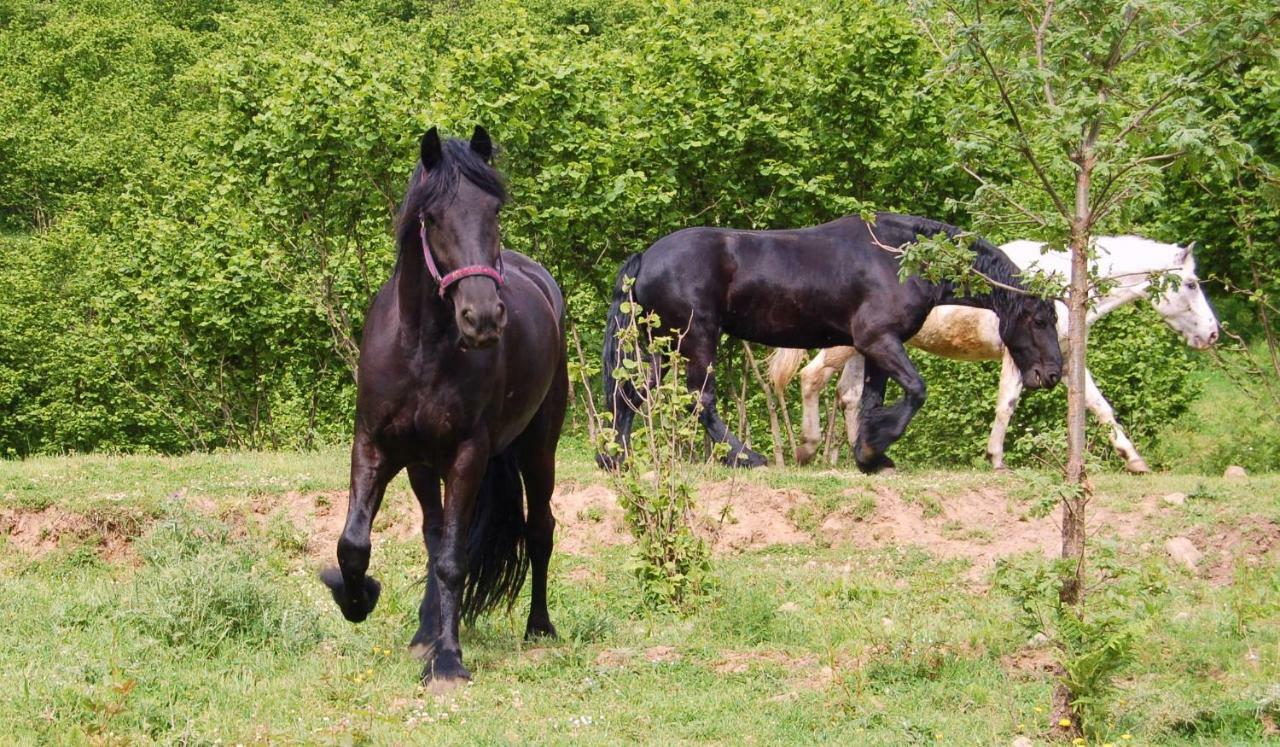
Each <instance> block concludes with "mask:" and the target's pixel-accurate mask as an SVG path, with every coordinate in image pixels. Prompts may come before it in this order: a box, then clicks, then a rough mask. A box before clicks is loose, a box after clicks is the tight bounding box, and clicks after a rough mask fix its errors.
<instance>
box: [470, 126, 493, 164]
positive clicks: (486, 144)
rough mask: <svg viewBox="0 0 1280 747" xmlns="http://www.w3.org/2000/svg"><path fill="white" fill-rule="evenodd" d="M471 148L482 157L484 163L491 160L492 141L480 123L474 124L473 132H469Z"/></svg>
mask: <svg viewBox="0 0 1280 747" xmlns="http://www.w3.org/2000/svg"><path fill="white" fill-rule="evenodd" d="M471 150H473V151H475V152H476V155H478V156H480V157H481V158H483V159H484V162H485V163H489V162H490V161H492V160H493V141H492V140H490V139H489V133H488V132H487V131H486V130H485V129H484V128H483V127H481V126H480V125H476V130H475V132H473V133H471Z"/></svg>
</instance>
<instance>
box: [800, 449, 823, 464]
mask: <svg viewBox="0 0 1280 747" xmlns="http://www.w3.org/2000/svg"><path fill="white" fill-rule="evenodd" d="M817 455H818V447H816V446H809V445H807V444H801V445H799V446H797V447H796V464H800V465H805V464H808V463H809V462H812V461H813V458H814V457H815V456H817Z"/></svg>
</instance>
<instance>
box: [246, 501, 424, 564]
mask: <svg viewBox="0 0 1280 747" xmlns="http://www.w3.org/2000/svg"><path fill="white" fill-rule="evenodd" d="M402 497H403V496H387V499H386V500H385V501H384V502H383V504H382V508H381V510H380V511H379V512H378V518H377V519H375V520H374V522H373V536H374V541H375V542H376V541H377V540H378V539H379V538H387V537H390V538H394V539H397V540H401V541H407V540H413V539H417V538H419V537H421V536H422V517H421V516H420V514H419V512H418V509H417V506H416V504H415V505H409V504H410V503H412V501H411V500H410V501H405V500H400V498H402ZM253 519H254V521H256V522H257V523H258V525H259V526H260V527H270V525H271V524H272V522H281V521H283V522H287V523H288V524H289V525H291V526H292V527H293V528H294V529H295V530H296V531H297V532H298V535H299V537H301V538H305V542H306V551H307V554H308V555H310V556H312V557H315V558H332V557H333V553H334V552H335V548H336V547H337V545H338V537H339V536H341V534H342V527H343V525H344V524H345V523H346V520H347V491H345V490H326V491H320V492H312V493H300V492H297V491H289V492H288V493H285V494H284V495H272V496H262V497H260V498H257V499H255V500H254V502H253Z"/></svg>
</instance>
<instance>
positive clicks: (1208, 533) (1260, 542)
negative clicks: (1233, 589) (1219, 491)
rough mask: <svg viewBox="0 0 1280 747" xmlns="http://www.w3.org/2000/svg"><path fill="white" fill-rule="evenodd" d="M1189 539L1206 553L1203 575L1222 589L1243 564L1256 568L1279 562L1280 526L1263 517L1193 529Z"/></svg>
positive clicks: (1188, 533)
mask: <svg viewBox="0 0 1280 747" xmlns="http://www.w3.org/2000/svg"><path fill="white" fill-rule="evenodd" d="M1186 536H1187V538H1188V539H1190V540H1191V542H1192V543H1193V544H1195V546H1196V547H1198V548H1200V549H1201V550H1202V551H1203V552H1204V558H1203V560H1202V562H1201V570H1202V573H1204V574H1205V575H1207V577H1208V579H1209V581H1210V582H1212V583H1214V584H1217V585H1219V586H1225V585H1227V584H1230V583H1231V582H1232V581H1233V580H1234V579H1235V574H1236V568H1237V566H1239V565H1240V564H1244V565H1245V566H1246V567H1256V566H1258V565H1261V564H1263V563H1264V562H1267V561H1271V560H1277V559H1280V524H1278V523H1276V522H1275V521H1272V520H1271V519H1268V518H1266V517H1263V516H1247V517H1245V518H1244V519H1242V520H1240V521H1238V522H1233V523H1232V524H1229V525H1228V524H1219V525H1217V526H1213V527H1202V526H1201V527H1194V528H1193V529H1191V530H1190V531H1189V532H1187V535H1186Z"/></svg>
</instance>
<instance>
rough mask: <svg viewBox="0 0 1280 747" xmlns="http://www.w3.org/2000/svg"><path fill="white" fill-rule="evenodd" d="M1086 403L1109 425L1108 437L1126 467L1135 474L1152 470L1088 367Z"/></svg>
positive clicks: (1098, 417)
mask: <svg viewBox="0 0 1280 747" xmlns="http://www.w3.org/2000/svg"><path fill="white" fill-rule="evenodd" d="M1084 403H1085V406H1086V407H1088V408H1089V412H1092V413H1093V416H1094V417H1096V418H1097V419H1098V422H1099V423H1102V424H1103V425H1104V426H1106V427H1107V429H1108V430H1107V434H1108V436H1107V437H1108V438H1109V439H1110V441H1111V445H1112V446H1114V447H1115V450H1116V451H1118V452H1120V456H1121V457H1122V458H1123V459H1124V468H1125V469H1126V470H1128V471H1129V472H1133V473H1134V474H1141V473H1144V472H1150V471H1151V468H1150V467H1148V466H1147V462H1146V460H1144V459H1143V458H1142V456H1141V455H1140V454H1138V450H1137V449H1136V448H1134V446H1133V442H1132V441H1130V440H1129V437H1128V436H1126V435H1125V432H1124V428H1121V427H1120V423H1119V422H1118V421H1116V413H1115V410H1112V409H1111V403H1110V402H1108V401H1107V398H1106V397H1103V396H1102V392H1101V391H1099V390H1098V385H1097V384H1095V383H1094V381H1093V374H1091V373H1089V369H1088V368H1087V367H1086V368H1085V370H1084Z"/></svg>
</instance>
